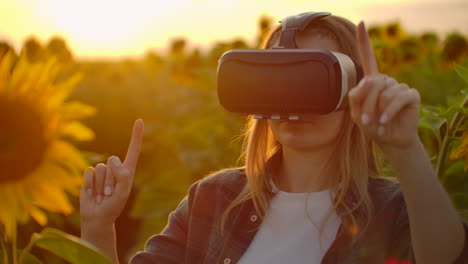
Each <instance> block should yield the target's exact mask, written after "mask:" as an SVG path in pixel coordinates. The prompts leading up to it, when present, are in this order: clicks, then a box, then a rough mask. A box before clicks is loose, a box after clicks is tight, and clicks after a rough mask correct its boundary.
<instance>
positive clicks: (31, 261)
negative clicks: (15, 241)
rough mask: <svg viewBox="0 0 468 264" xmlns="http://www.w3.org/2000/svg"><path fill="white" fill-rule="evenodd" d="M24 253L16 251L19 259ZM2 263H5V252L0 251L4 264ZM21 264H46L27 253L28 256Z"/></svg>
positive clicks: (0, 259)
mask: <svg viewBox="0 0 468 264" xmlns="http://www.w3.org/2000/svg"><path fill="white" fill-rule="evenodd" d="M22 253H23V251H22V250H19V249H17V250H16V255H17V256H18V257H19V256H21V254H22ZM1 261H4V251H3V250H1V249H0V263H3V262H1ZM20 264H44V262H42V261H40V260H38V259H37V258H36V257H35V256H33V255H31V254H29V253H26V256H25V257H24V259H23V261H22V262H21V263H20Z"/></svg>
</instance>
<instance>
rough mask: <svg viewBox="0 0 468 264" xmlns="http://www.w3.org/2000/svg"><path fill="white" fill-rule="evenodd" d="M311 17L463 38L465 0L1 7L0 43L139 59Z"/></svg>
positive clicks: (44, 0) (63, 2)
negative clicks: (176, 45) (172, 46)
mask: <svg viewBox="0 0 468 264" xmlns="http://www.w3.org/2000/svg"><path fill="white" fill-rule="evenodd" d="M351 3H352V4H351ZM312 10H320V11H331V12H332V13H334V14H336V15H340V16H344V17H346V18H348V19H350V20H351V21H353V22H355V23H357V22H358V21H359V20H361V19H363V20H364V21H366V22H367V23H368V24H369V23H385V22H389V21H394V20H396V19H399V20H400V21H401V22H402V24H403V26H404V28H405V29H407V30H409V31H413V32H419V31H422V30H433V31H437V32H439V33H446V32H449V31H453V30H458V31H461V32H462V33H465V34H468V16H467V15H466V14H468V1H466V0H449V1H448V2H447V0H407V1H401V0H353V1H347V0H326V1H311V0H307V1H306V0H290V1H284V0H282V1H280V0H151V1H150V0H146V1H145V0H132V1H128V0H126V1H122V0H80V1H67V0H14V1H7V0H1V1H0V17H1V22H2V23H1V25H0V40H2V39H3V40H7V41H8V42H9V43H11V44H12V45H14V46H15V48H16V49H17V50H18V49H19V48H20V47H21V43H22V42H23V40H24V39H25V38H26V37H28V36H30V35H35V36H36V37H37V38H38V39H39V40H41V41H43V42H45V41H46V40H47V39H48V38H50V37H51V36H53V35H61V36H63V37H64V38H65V39H66V41H67V43H68V45H69V46H70V48H71V50H72V51H73V53H74V55H75V56H78V57H118V56H138V55H142V54H144V53H145V51H146V50H148V49H156V50H160V49H164V48H165V47H167V44H168V42H169V40H170V39H171V38H173V37H177V36H185V37H186V38H187V39H188V40H189V42H190V44H191V45H192V46H200V47H203V46H206V45H209V44H210V43H212V42H213V41H215V40H229V39H232V38H234V37H242V38H244V39H246V40H248V41H250V40H251V39H253V37H254V36H256V34H257V32H256V30H257V27H256V23H257V19H258V17H259V16H260V15H262V14H269V15H271V16H272V17H273V18H275V19H276V20H279V19H281V18H283V17H285V16H288V15H291V14H296V13H300V12H304V11H312Z"/></svg>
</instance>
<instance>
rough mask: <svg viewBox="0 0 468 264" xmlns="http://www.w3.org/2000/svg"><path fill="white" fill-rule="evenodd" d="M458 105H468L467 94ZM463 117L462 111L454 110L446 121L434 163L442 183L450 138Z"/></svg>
mask: <svg viewBox="0 0 468 264" xmlns="http://www.w3.org/2000/svg"><path fill="white" fill-rule="evenodd" d="M460 106H461V107H462V108H465V107H468V94H467V95H466V96H465V98H464V99H463V103H461V105H460ZM464 119H465V118H464V114H463V113H462V112H456V113H455V115H454V116H453V119H452V120H451V122H450V123H449V122H447V132H446V133H445V137H444V140H443V141H442V146H441V149H440V153H439V157H438V159H437V165H436V173H437V177H438V178H439V179H440V181H441V182H442V184H444V182H445V179H446V175H445V161H446V160H447V154H448V152H449V149H450V147H449V145H450V139H451V138H452V136H453V135H455V133H457V130H458V128H459V127H460V126H461V125H462V124H463V121H464Z"/></svg>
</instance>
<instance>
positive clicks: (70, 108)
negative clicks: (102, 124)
mask: <svg viewBox="0 0 468 264" xmlns="http://www.w3.org/2000/svg"><path fill="white" fill-rule="evenodd" d="M95 114H96V108H94V107H92V106H90V105H86V104H83V103H80V102H78V101H72V102H68V103H66V104H64V105H63V107H62V117H63V119H64V120H65V121H69V120H81V119H83V118H87V117H90V116H93V115H95Z"/></svg>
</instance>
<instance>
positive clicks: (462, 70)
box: [455, 65, 468, 82]
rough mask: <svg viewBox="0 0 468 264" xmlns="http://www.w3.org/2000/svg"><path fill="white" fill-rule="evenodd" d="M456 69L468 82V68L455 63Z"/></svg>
mask: <svg viewBox="0 0 468 264" xmlns="http://www.w3.org/2000/svg"><path fill="white" fill-rule="evenodd" d="M455 71H456V72H457V74H458V76H460V77H461V78H462V79H463V80H465V81H466V82H468V68H465V67H462V66H460V65H455Z"/></svg>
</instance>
